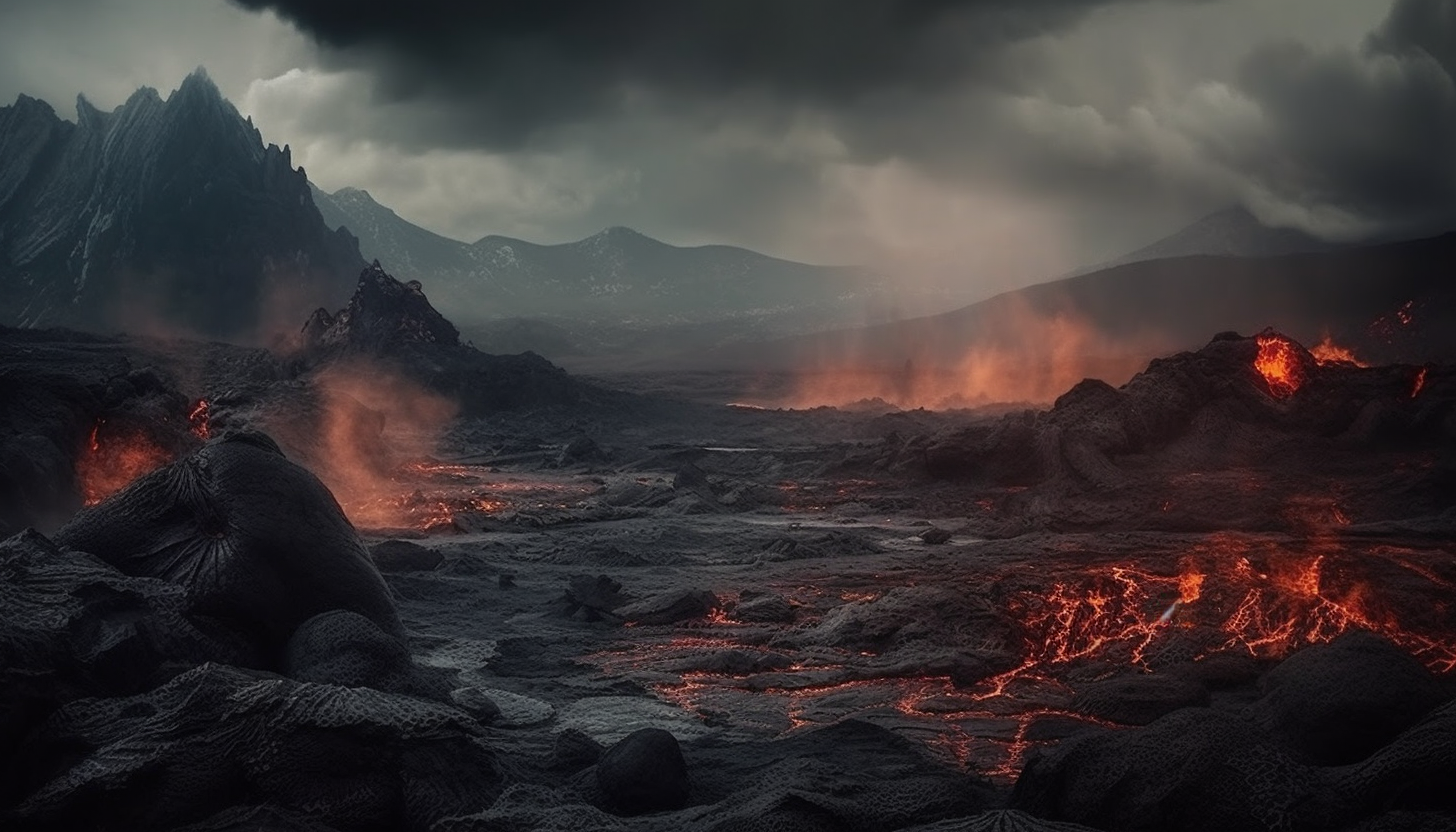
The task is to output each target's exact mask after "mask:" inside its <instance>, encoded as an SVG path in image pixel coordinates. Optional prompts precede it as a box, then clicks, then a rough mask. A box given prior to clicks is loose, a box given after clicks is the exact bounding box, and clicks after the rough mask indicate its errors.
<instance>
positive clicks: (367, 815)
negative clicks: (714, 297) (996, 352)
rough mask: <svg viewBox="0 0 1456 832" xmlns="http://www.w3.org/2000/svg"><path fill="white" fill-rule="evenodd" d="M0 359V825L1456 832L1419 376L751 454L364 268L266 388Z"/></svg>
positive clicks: (1439, 511)
mask: <svg viewBox="0 0 1456 832" xmlns="http://www.w3.org/2000/svg"><path fill="white" fill-rule="evenodd" d="M0 356H3V364H0V367H3V371H0V387H3V388H4V391H5V398H4V402H5V404H4V407H3V410H0V415H3V419H4V421H3V422H0V428H3V431H4V432H3V435H0V441H3V446H0V452H3V463H4V464H3V468H0V474H3V481H0V491H3V494H4V503H3V506H4V515H3V516H0V532H3V534H5V535H8V536H9V537H8V539H7V540H5V541H4V542H3V543H0V572H3V575H4V579H3V581H0V592H3V593H4V598H3V603H0V650H3V654H0V655H3V659H4V661H3V664H0V673H3V674H4V685H3V688H0V690H3V700H0V706H3V707H0V714H3V719H0V732H3V742H0V749H4V751H3V752H0V753H3V755H4V756H3V759H0V766H3V771H4V777H3V778H0V779H3V784H4V786H3V788H0V806H3V814H0V818H3V820H4V822H5V824H7V825H8V826H13V827H15V828H21V829H47V830H48V829H74V828H152V829H190V830H204V829H205V830H221V829H238V830H241V829H259V828H264V829H290V830H292V829H298V830H304V829H307V830H319V829H337V830H352V829H440V830H474V829H480V830H486V829H492V830H493V829H505V830H518V829H519V830H528V829H541V830H558V829H573V830H574V829H624V830H656V829H664V830H666V829H673V830H677V829H718V830H739V829H750V830H752V829H764V830H777V829H833V830H838V829H849V830H908V829H917V830H937V832H948V831H949V830H982V829H987V830H989V829H1025V830H1072V829H1083V828H1090V829H1103V830H1123V829H1136V830H1173V829H1188V830H1203V829H1209V830H1212V829H1351V830H1356V829H1359V830H1382V829H1449V828H1452V825H1453V824H1456V802H1453V801H1456V799H1453V793H1452V792H1451V790H1450V787H1449V784H1450V783H1451V782H1453V778H1456V705H1453V704H1452V699H1453V694H1456V687H1453V676H1452V671H1453V670H1456V608H1453V598H1456V594H1453V593H1456V561H1453V548H1452V542H1451V541H1452V531H1453V527H1456V510H1453V503H1452V498H1451V495H1452V494H1453V493H1456V487H1453V486H1456V480H1453V477H1456V452H1453V451H1456V409H1453V408H1456V368H1451V367H1446V366H1441V365H1414V364H1412V365H1389V366H1380V367H1360V366H1357V365H1356V364H1354V363H1351V362H1341V361H1338V360H1334V359H1333V358H1328V357H1327V358H1326V360H1325V361H1324V362H1323V363H1321V361H1319V360H1317V359H1316V357H1315V356H1314V355H1312V354H1311V353H1309V352H1307V351H1305V350H1304V349H1303V348H1302V347H1300V346H1299V345H1297V344H1294V343H1293V342H1291V341H1289V340H1288V339H1285V338H1283V337H1282V336H1280V335H1278V334H1277V333H1273V332H1266V333H1260V334H1258V335H1256V336H1255V335H1250V336H1247V337H1245V336H1240V335H1235V334H1225V335H1220V336H1217V337H1214V338H1213V339H1212V340H1211V341H1210V342H1209V343H1208V345H1207V346H1206V347H1204V348H1203V349H1201V350H1198V351H1196V352H1191V353H1183V354H1179V355H1176V356H1171V357H1169V358H1166V359H1160V360H1158V361H1155V362H1153V364H1152V365H1151V366H1149V367H1148V368H1147V369H1146V371H1144V372H1143V373H1141V374H1139V375H1138V376H1137V377H1135V378H1134V379H1133V380H1132V381H1131V382H1129V383H1128V384H1127V385H1125V386H1124V387H1122V388H1117V389H1114V388H1112V387H1110V386H1108V385H1105V384H1102V383H1100V382H1095V381H1088V382H1084V383H1082V384H1080V385H1078V386H1076V387H1075V388H1073V389H1072V390H1070V391H1068V392H1067V393H1066V394H1064V395H1063V396H1062V397H1061V398H1059V399H1058V400H1057V401H1056V402H1055V403H1054V404H1052V405H1051V406H1044V407H1040V408H1021V407H1002V408H999V409H995V410H990V409H987V410H978V411H952V412H928V411H912V412H901V411H891V410H888V409H885V408H878V409H877V408H868V407H867V408H861V409H851V410H836V409H828V408H824V409H816V410H806V411H776V410H759V409H753V408H746V407H732V406H726V405H725V404H723V403H722V402H723V401H727V400H730V399H731V398H732V395H731V394H732V392H734V391H738V390H741V389H743V388H744V386H745V385H744V384H743V380H742V379H741V378H730V377H722V378H720V379H715V378H713V377H708V376H691V377H666V376H663V377H657V378H653V379H649V380H647V381H646V382H644V383H642V384H641V387H642V389H639V390H638V391H637V392H633V391H624V390H622V389H618V387H616V386H610V387H609V386H607V385H606V384H604V383H602V382H593V381H592V380H590V379H580V378H576V377H571V376H568V375H567V374H565V373H564V372H562V371H560V370H559V369H557V368H555V367H553V366H551V365H550V364H549V363H547V362H545V361H544V360H542V359H539V358H537V357H535V356H531V355H529V354H528V355H523V356H507V357H497V356H485V355H483V354H480V353H478V352H475V351H474V350H472V349H470V348H469V347H468V346H463V345H461V344H460V343H459V337H458V334H457V333H456V332H455V330H454V328H453V327H452V326H450V324H449V323H448V321H445V320H444V319H443V318H442V317H440V316H439V315H438V313H436V312H435V311H434V310H433V309H432V308H431V307H430V306H429V304H428V302H427V301H425V299H424V297H423V295H422V294H421V293H420V291H419V287H418V286H417V285H414V286H411V285H408V284H400V283H398V282H396V281H394V280H393V279H392V278H389V277H388V276H387V275H385V274H384V273H383V272H382V271H380V270H378V269H377V267H376V268H373V269H369V270H366V272H365V274H364V275H363V277H361V280H360V285H359V289H358V291H357V292H356V294H355V297H354V300H353V301H352V302H351V304H350V306H349V307H348V308H346V309H345V310H341V311H340V312H339V313H329V312H324V311H321V312H320V313H316V314H315V315H314V316H313V317H312V318H311V319H310V320H309V323H308V325H307V326H306V327H305V329H304V331H303V333H302V334H301V336H300V338H299V340H298V342H297V343H292V344H286V345H279V346H278V348H277V349H274V350H271V351H265V350H245V349H242V348H237V347H232V346H227V345H222V344H194V343H178V342H165V341H152V340H142V339H120V338H112V339H108V338H99V337H92V336H81V335H77V334H75V333H67V332H61V331H50V332H34V331H17V330H4V331H0ZM612 381H613V382H614V383H619V382H620V381H621V379H620V378H618V379H613V380H612ZM719 381H722V382H723V383H722V386H721V389H722V390H723V391H724V392H725V395H724V396H722V397H721V398H720V400H719V401H718V402H716V403H715V402H714V401H712V399H713V391H714V389H717V387H716V385H717V383H718V382H719ZM669 387H672V388H676V389H679V390H681V389H691V390H692V391H693V393H694V396H693V397H691V398H684V397H672V396H668V395H665V394H664V393H663V390H664V389H665V388H669ZM28 527H29V528H30V530H26V529H27V528H28Z"/></svg>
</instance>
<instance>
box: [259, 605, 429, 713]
mask: <svg viewBox="0 0 1456 832" xmlns="http://www.w3.org/2000/svg"><path fill="white" fill-rule="evenodd" d="M430 670H434V668H428V669H427V668H422V667H419V666H417V665H416V664H415V663H414V660H413V659H411V658H410V654H409V650H407V649H406V648H405V646H404V642H403V641H401V640H400V639H398V638H396V637H394V636H392V635H390V634H389V633H386V632H384V631H383V630H381V629H379V625H378V624H375V623H374V622H373V621H370V620H369V619H368V618H365V617H364V616H362V615H360V614H359V613H357V612H350V611H348V610H330V611H329V612H325V613H320V614H318V615H315V616H314V617H313V618H310V619H309V620H307V621H305V622H303V624H301V625H300V626H299V628H298V629H297V630H295V631H294V633H293V636H292V637H291V638H289V639H288V646H287V648H286V649H285V650H284V656H283V672H284V673H286V674H287V675H288V676H290V677H292V678H294V679H297V680H299V681H301V682H318V683H321V684H327V685H343V686H345V687H351V688H357V687H370V688H375V689H377V690H383V691H391V692H395V693H410V694H416V695H423V696H430V697H432V698H435V699H444V698H445V697H446V696H448V695H449V693H450V687H449V684H448V682H447V680H446V679H445V678H444V677H443V671H440V674H441V675H440V676H436V675H434V674H431V673H430V672H429V671H430Z"/></svg>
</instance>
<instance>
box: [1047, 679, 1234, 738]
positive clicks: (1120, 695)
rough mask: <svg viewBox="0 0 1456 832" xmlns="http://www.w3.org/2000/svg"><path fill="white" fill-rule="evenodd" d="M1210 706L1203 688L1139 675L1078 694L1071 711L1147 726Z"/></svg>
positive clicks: (1092, 686) (1105, 682)
mask: <svg viewBox="0 0 1456 832" xmlns="http://www.w3.org/2000/svg"><path fill="white" fill-rule="evenodd" d="M1207 704H1208V691H1207V690H1206V689H1204V688H1203V686H1201V685H1199V684H1197V683H1195V682H1192V681H1189V680H1188V679H1183V678H1179V677H1176V676H1163V675H1146V674H1136V675H1129V676H1118V677H1116V678H1112V679H1106V680H1103V681H1101V682H1093V683H1092V684H1090V685H1086V686H1084V687H1082V688H1081V689H1080V690H1078V691H1077V695H1076V696H1074V697H1073V698H1072V703H1071V706H1070V707H1071V709H1072V710H1074V711H1076V712H1077V713H1079V714H1086V715H1088V716H1091V717H1096V718H1098V719H1103V720H1107V721H1108V722H1117V723H1120V724H1122V725H1147V724H1148V723H1150V722H1152V721H1153V720H1155V719H1157V718H1158V717H1160V716H1163V715H1164V714H1169V713H1172V712H1173V711H1176V710H1178V709H1179V708H1191V707H1198V706H1202V705H1207Z"/></svg>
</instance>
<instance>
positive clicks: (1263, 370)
mask: <svg viewBox="0 0 1456 832" xmlns="http://www.w3.org/2000/svg"><path fill="white" fill-rule="evenodd" d="M1256 340H1257V341H1258V343H1259V355H1258V356H1257V357H1255V358H1254V369H1255V370H1258V371H1259V374H1260V375H1262V376H1263V377H1264V381H1265V383H1267V384H1268V385H1269V393H1270V395H1272V396H1274V397H1275V398H1279V399H1283V398H1288V397H1289V396H1292V395H1294V393H1295V391H1297V390H1298V389H1299V387H1300V385H1302V384H1303V383H1304V371H1303V370H1302V369H1301V368H1300V366H1299V357H1298V354H1297V353H1296V352H1295V349H1296V348H1297V347H1296V345H1295V344H1294V342H1292V341H1290V340H1289V339H1287V338H1283V337H1280V336H1278V335H1260V336H1258V338H1257V339H1256Z"/></svg>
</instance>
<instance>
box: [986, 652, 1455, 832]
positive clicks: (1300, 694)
mask: <svg viewBox="0 0 1456 832" xmlns="http://www.w3.org/2000/svg"><path fill="white" fill-rule="evenodd" d="M1412 665H1414V666H1412ZM1433 683H1434V680H1432V679H1431V678H1430V677H1429V674H1428V673H1426V672H1425V670H1424V668H1421V667H1420V666H1419V664H1417V663H1415V662H1414V660H1413V659H1410V657H1409V656H1406V655H1404V654H1402V653H1401V652H1400V651H1399V650H1398V649H1396V648H1395V647H1393V646H1392V645H1390V644H1389V643H1387V642H1384V641H1383V640H1382V639H1380V638H1378V637H1376V636H1373V635H1370V634H1368V633H1351V634H1348V635H1346V636H1343V637H1341V638H1340V639H1337V640H1336V641H1335V642H1333V643H1331V644H1327V645H1320V646H1315V647H1310V648H1307V649H1306V650H1304V651H1302V652H1301V653H1297V654H1295V655H1294V656H1293V657H1291V658H1289V659H1287V660H1286V661H1285V662H1284V663H1283V664H1281V665H1279V666H1278V667H1276V668H1275V669H1274V670H1273V671H1271V672H1270V673H1269V674H1268V676H1267V677H1266V680H1265V682H1264V688H1265V694H1264V696H1263V697H1262V698H1261V699H1259V700H1258V701H1256V702H1254V703H1253V704H1252V705H1251V706H1250V707H1248V708H1247V709H1244V710H1242V711H1230V710H1218V709H1212V708H1206V707H1190V708H1182V709H1179V710H1175V711H1172V712H1170V713H1168V714H1167V715H1165V716H1162V717H1160V718H1158V719H1156V720H1154V721H1153V722H1151V723H1150V724H1149V725H1147V726H1146V727H1144V728H1138V729H1131V730H1120V731H1105V732H1101V733H1095V734H1091V735H1085V736H1081V737H1076V738H1073V739H1071V740H1068V741H1065V742H1063V743H1061V744H1060V745H1058V746H1056V747H1054V748H1051V749H1047V750H1044V751H1041V752H1039V753H1037V754H1034V755H1033V756H1032V757H1031V758H1030V759H1029V760H1028V762H1027V764H1026V767H1025V769H1024V770H1023V772H1022V774H1021V777H1020V778H1019V779H1018V781H1017V783H1016V787H1015V792H1014V795H1013V805H1014V806H1016V807H1017V808H1019V809H1023V810H1025V811H1028V812H1031V813H1032V814H1035V815H1038V816H1041V817H1045V818H1050V819H1055V820H1066V821H1073V822H1077V823H1082V824H1086V825H1089V826H1093V827H1097V828H1102V829H1118V830H1130V832H1136V830H1149V832H1151V830H1187V831H1188V832H1194V831H1195V830H1199V831H1201V830H1209V831H1210V832H1211V831H1212V830H1224V829H1267V828H1278V829H1344V828H1356V827H1358V828H1369V829H1383V828H1408V827H1406V826H1404V825H1402V824H1404V823H1406V822H1407V820H1409V819H1408V818H1406V817H1405V816H1406V814H1407V813H1412V812H1414V813H1424V812H1433V811H1434V812H1438V813H1441V816H1442V817H1444V818H1445V819H1446V820H1447V822H1449V821H1450V820H1451V819H1453V818H1456V794H1453V793H1451V792H1450V791H1449V790H1444V787H1441V786H1437V785H1436V783H1437V782H1438V781H1440V782H1450V781H1449V778H1450V777H1452V776H1453V775H1456V719H1453V717H1452V714H1453V713H1456V705H1453V703H1452V701H1451V699H1450V694H1449V692H1443V691H1442V690H1441V687H1440V686H1439V685H1437V684H1433ZM1441 702H1445V704H1439V703H1441ZM1435 705H1439V707H1435V709H1434V710H1432V707H1434V706H1435ZM1341 764H1342V765H1341ZM1412 822H1414V821H1412ZM1414 828H1421V827H1420V826H1419V824H1417V825H1416V826H1415V827H1414Z"/></svg>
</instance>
